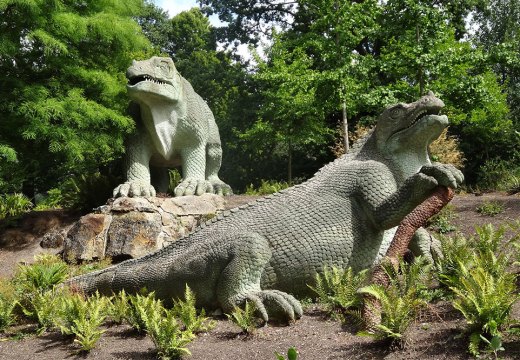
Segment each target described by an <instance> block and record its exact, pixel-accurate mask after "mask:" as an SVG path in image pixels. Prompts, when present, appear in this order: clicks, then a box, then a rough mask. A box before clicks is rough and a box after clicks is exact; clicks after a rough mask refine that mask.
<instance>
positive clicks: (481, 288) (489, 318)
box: [450, 264, 520, 355]
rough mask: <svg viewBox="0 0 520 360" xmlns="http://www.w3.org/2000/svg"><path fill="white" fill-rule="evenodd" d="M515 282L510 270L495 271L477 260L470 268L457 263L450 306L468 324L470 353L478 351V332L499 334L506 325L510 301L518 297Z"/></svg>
mask: <svg viewBox="0 0 520 360" xmlns="http://www.w3.org/2000/svg"><path fill="white" fill-rule="evenodd" d="M515 283H516V275H514V274H510V273H507V272H505V271H504V272H502V273H501V274H499V275H497V274H493V273H491V272H489V271H488V270H487V269H486V268H485V267H483V266H482V265H480V264H479V265H478V266H476V267H474V268H471V269H468V268H467V267H466V266H465V265H464V264H460V278H459V280H458V281H457V282H456V283H453V284H452V286H450V289H451V290H452V291H453V292H454V294H455V300H454V301H453V306H454V307H455V309H457V310H459V311H460V312H461V313H462V315H463V316H464V317H465V318H466V322H467V324H468V325H469V328H468V330H469V331H470V333H471V335H470V346H469V350H470V352H471V354H473V355H478V353H479V351H478V349H479V345H480V343H481V335H482V336H485V337H486V338H492V337H494V336H501V331H500V329H501V328H507V327H508V325H509V323H510V321H511V320H510V314H511V310H512V307H513V304H514V303H515V302H516V301H517V300H518V298H519V297H520V296H519V295H518V294H515V290H516V286H515Z"/></svg>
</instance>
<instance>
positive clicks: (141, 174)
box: [114, 56, 231, 197]
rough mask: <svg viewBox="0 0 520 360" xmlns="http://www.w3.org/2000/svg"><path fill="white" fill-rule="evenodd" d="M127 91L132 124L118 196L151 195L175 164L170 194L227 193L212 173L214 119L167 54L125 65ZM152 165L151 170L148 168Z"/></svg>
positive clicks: (217, 160)
mask: <svg viewBox="0 0 520 360" xmlns="http://www.w3.org/2000/svg"><path fill="white" fill-rule="evenodd" d="M126 76H127V78H128V85H127V90H128V95H129V97H130V98H131V99H132V100H133V101H134V102H135V104H137V105H138V106H137V107H134V109H132V113H133V114H132V115H133V116H134V118H135V119H136V122H137V124H138V128H137V132H136V134H135V135H134V136H133V137H132V138H131V139H130V140H129V143H128V145H127V158H126V160H127V161H126V178H127V181H126V182H125V183H123V184H121V185H119V186H118V187H116V189H114V197H118V196H155V194H156V189H155V187H154V186H152V180H153V183H154V184H155V185H156V187H157V189H158V190H159V191H161V192H166V191H167V190H168V184H169V176H168V168H171V167H176V166H181V167H182V177H183V180H182V181H181V183H180V184H179V185H178V186H177V187H176V188H175V196H182V195H194V194H195V195H202V194H204V193H207V192H209V193H216V194H222V195H227V194H230V193H231V188H230V187H229V185H227V184H225V183H224V182H223V181H221V180H220V179H219V177H218V171H219V169H220V165H221V162H222V148H221V145H220V135H219V132H218V128H217V124H216V123H215V118H214V117H213V114H212V112H211V110H210V109H209V107H208V105H207V104H206V102H205V101H204V100H203V99H202V98H201V97H200V96H199V95H198V94H197V93H195V91H194V90H193V87H192V86H191V85H190V83H189V82H188V81H187V80H186V79H184V78H183V77H182V76H181V75H180V74H179V72H178V71H177V69H176V68H175V65H174V64H173V61H172V59H170V58H164V57H155V56H154V57H152V58H151V59H148V60H144V61H134V62H133V64H132V65H131V66H130V67H129V68H128V70H127V73H126ZM150 170H152V171H150Z"/></svg>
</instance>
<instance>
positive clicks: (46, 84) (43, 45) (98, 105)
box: [0, 0, 151, 196]
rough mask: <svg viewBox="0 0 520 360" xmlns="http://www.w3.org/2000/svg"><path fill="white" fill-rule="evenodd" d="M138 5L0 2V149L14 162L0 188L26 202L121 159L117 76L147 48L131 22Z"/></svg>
mask: <svg viewBox="0 0 520 360" xmlns="http://www.w3.org/2000/svg"><path fill="white" fill-rule="evenodd" d="M141 8H142V1H141V0H129V1H122V0H113V1H102V0H87V1H81V2H76V1H67V0H49V1H40V0H23V1H22V0H1V1H0V74H1V75H0V113H1V114H2V115H1V117H2V118H1V122H0V134H2V135H0V145H1V146H2V147H3V151H2V153H3V154H4V158H6V157H5V154H7V155H8V157H7V158H9V159H10V160H14V155H15V154H16V157H17V160H18V163H17V164H16V166H10V167H7V168H4V167H2V169H1V170H0V179H3V180H4V182H5V183H8V184H9V186H3V187H1V188H0V190H2V191H20V190H22V188H23V189H24V190H25V192H26V193H27V194H28V195H30V196H33V195H34V192H35V191H45V190H47V189H49V188H52V187H55V186H56V185H57V184H58V183H60V181H61V180H63V179H64V178H67V177H70V176H71V175H74V174H79V173H90V172H94V171H96V170H97V169H98V168H99V166H102V165H104V164H108V163H109V162H111V161H112V160H114V159H116V158H117V157H118V156H120V154H121V153H122V152H123V150H124V149H123V139H124V137H125V135H126V134H128V133H129V132H131V131H132V129H133V120H132V119H131V118H130V117H128V116H126V115H125V109H126V106H127V103H128V100H127V97H126V90H125V84H126V79H125V76H124V72H125V70H126V68H127V67H128V65H129V64H130V62H131V60H132V59H134V58H139V57H145V56H147V54H148V53H149V51H150V50H151V48H150V45H149V42H148V41H147V40H146V39H145V38H144V37H143V36H142V34H141V30H140V28H139V26H138V25H137V24H136V22H135V21H134V20H132V17H133V16H135V15H137V14H138V13H139V12H140V11H141ZM6 149H7V152H6V151H5V150H6ZM11 163H12V162H11Z"/></svg>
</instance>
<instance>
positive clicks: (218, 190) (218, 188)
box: [208, 178, 233, 196]
mask: <svg viewBox="0 0 520 360" xmlns="http://www.w3.org/2000/svg"><path fill="white" fill-rule="evenodd" d="M208 181H209V182H210V183H211V185H213V193H214V194H217V195H221V196H222V195H223V196H227V195H233V190H231V186H229V185H228V184H226V183H225V182H224V181H222V180H220V179H219V178H216V179H211V178H208Z"/></svg>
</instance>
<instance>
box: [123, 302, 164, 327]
mask: <svg viewBox="0 0 520 360" xmlns="http://www.w3.org/2000/svg"><path fill="white" fill-rule="evenodd" d="M128 298H129V307H128V311H127V314H126V318H125V320H126V321H127V322H128V324H129V325H130V326H131V327H133V328H134V329H135V330H136V331H137V332H138V333H140V334H142V333H144V332H145V331H146V325H147V319H148V317H149V316H159V315H161V316H162V315H163V312H164V307H163V306H162V301H161V300H158V299H156V298H155V293H154V292H151V293H149V294H147V295H143V294H136V295H129V296H128ZM157 311H159V312H160V313H161V314H154V312H157Z"/></svg>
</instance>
